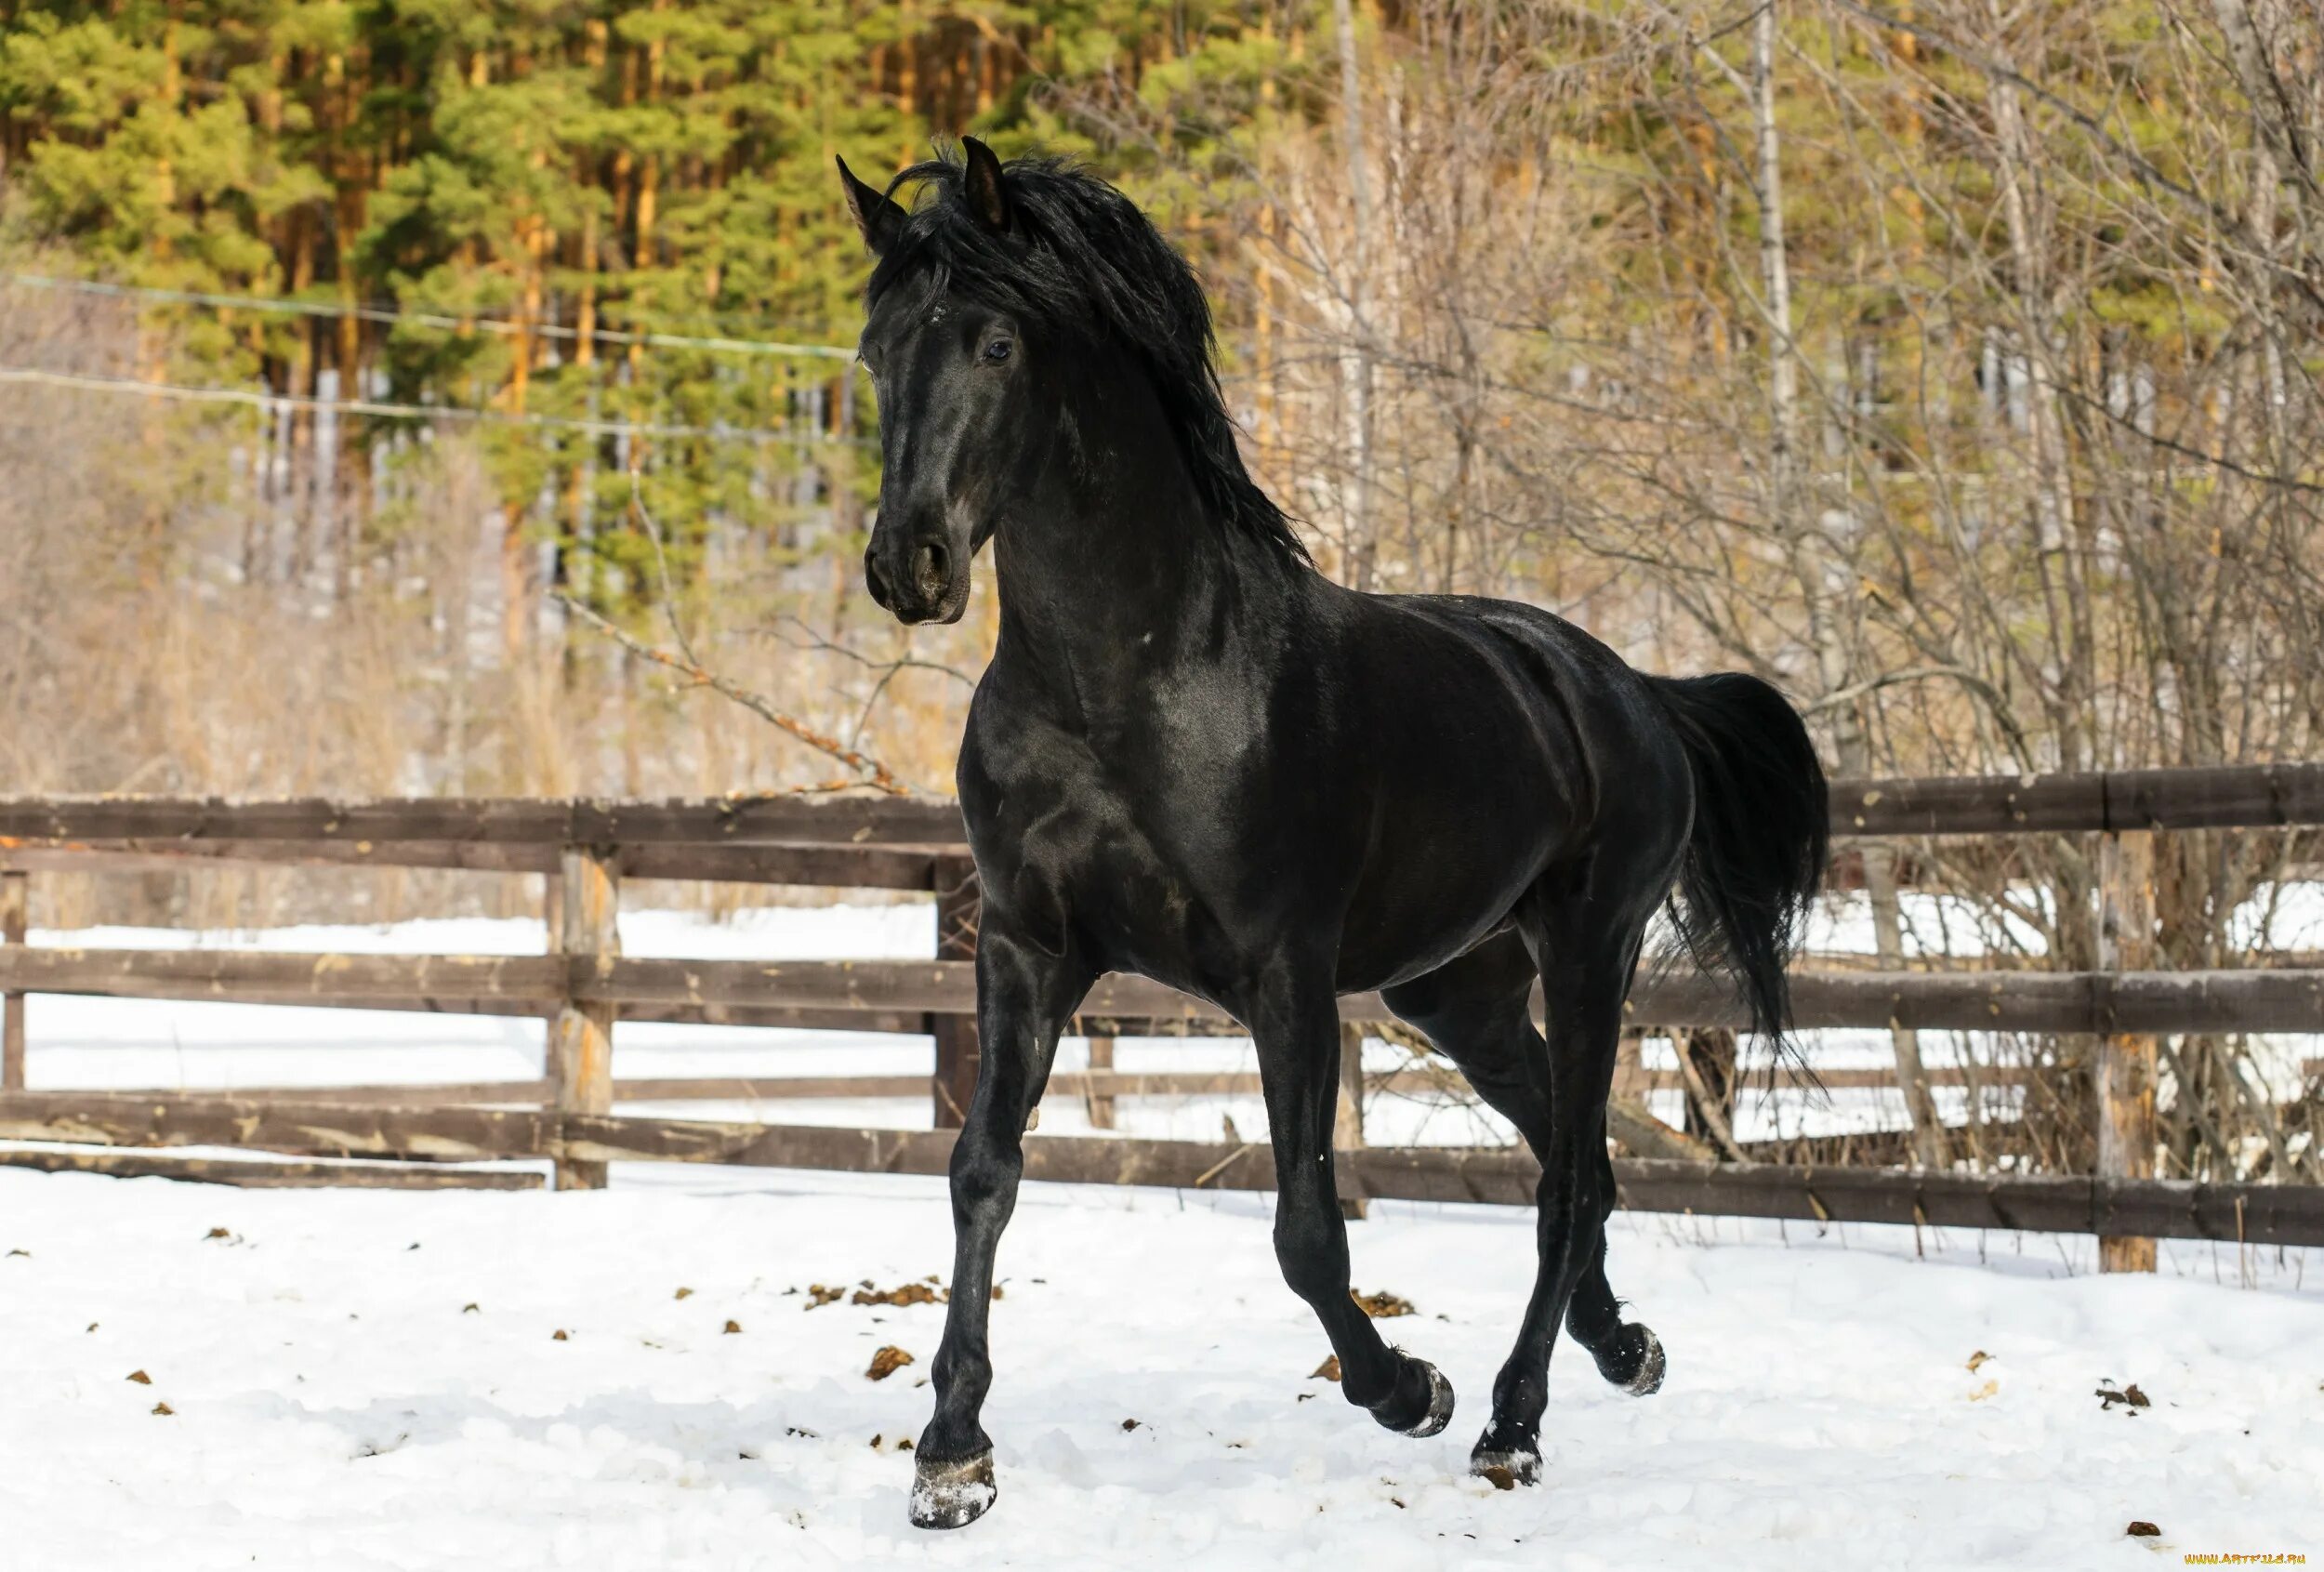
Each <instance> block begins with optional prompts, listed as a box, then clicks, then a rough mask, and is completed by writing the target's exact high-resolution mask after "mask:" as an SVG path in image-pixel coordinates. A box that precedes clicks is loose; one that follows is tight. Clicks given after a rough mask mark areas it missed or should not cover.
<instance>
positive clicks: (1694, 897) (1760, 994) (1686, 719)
mask: <svg viewBox="0 0 2324 1572" xmlns="http://www.w3.org/2000/svg"><path fill="white" fill-rule="evenodd" d="M1648 681H1649V683H1650V685H1651V686H1652V687H1653V689H1654V691H1655V694H1656V695H1657V697H1658V698H1660V699H1661V701H1662V705H1663V708H1664V709H1665V710H1667V711H1668V712H1669V713H1670V719H1671V721H1672V722H1673V723H1674V724H1675V725H1676V726H1677V728H1678V733H1679V735H1680V737H1681V738H1682V739H1684V742H1685V744H1686V757H1687V760H1688V762H1689V763H1690V764H1691V765H1693V767H1694V772H1695V825H1694V829H1693V831H1692V833H1691V834H1690V835H1689V837H1688V839H1687V844H1686V856H1685V860H1684V862H1683V863H1682V864H1681V865H1680V866H1679V889H1680V892H1682V894H1683V895H1684V903H1683V905H1681V906H1680V907H1679V908H1678V909H1677V913H1676V915H1677V923H1678V930H1679V932H1680V935H1681V936H1682V937H1683V938H1684V941H1685V944H1686V947H1687V948H1688V949H1689V950H1690V951H1691V952H1693V954H1694V957H1695V959H1696V961H1697V964H1698V965H1700V966H1702V967H1703V968H1704V969H1705V970H1706V971H1711V970H1719V971H1728V972H1731V973H1732V974H1733V975H1734V977H1735V979H1736V985H1737V988H1738V990H1739V991H1740V993H1741V994H1742V997H1743V1000H1744V1002H1745V1003H1746V1004H1748V1005H1749V1006H1750V1015H1751V1026H1752V1029H1753V1030H1754V1031H1757V1032H1759V1033H1760V1034H1761V1035H1762V1036H1763V1037H1766V1038H1767V1039H1768V1040H1769V1042H1770V1043H1771V1044H1773V1045H1774V1047H1775V1049H1776V1052H1777V1054H1778V1055H1780V1054H1781V1053H1782V1052H1783V1050H1785V1048H1786V1046H1787V1045H1786V1043H1785V1040H1784V1033H1785V1030H1786V1028H1787V1027H1789V1024H1790V1021H1791V991H1790V986H1789V982H1788V981H1787V979H1786V977H1785V974H1784V968H1785V966H1786V964H1787V963H1788V962H1789V959H1790V958H1791V947H1792V944H1793V941H1794V939H1795V938H1796V936H1797V933H1798V930H1799V927H1800V924H1801V921H1802V918H1804V917H1805V916H1806V913H1807V906H1808V903H1809V902H1811V901H1812V900H1814V899H1815V896H1816V887H1817V886H1818V884H1820V883H1821V882H1822V879H1823V877H1824V864H1825V862H1826V860H1827V857H1828V854H1829V843H1830V839H1831V829H1830V820H1829V812H1828V809H1827V807H1826V795H1827V790H1826V786H1825V784H1824V767H1823V766H1822V765H1821V764H1819V763H1818V762H1817V761H1816V746H1815V745H1814V744H1813V743H1811V742H1810V741H1809V740H1808V734H1807V727H1806V726H1805V725H1803V724H1802V722H1801V720H1800V716H1799V712H1798V711H1797V710H1795V709H1793V708H1792V707H1791V706H1790V704H1789V701H1787V700H1786V699H1785V698H1784V696H1783V695H1782V694H1779V693H1777V692H1776V690H1775V689H1774V688H1773V687H1771V686H1769V685H1768V684H1767V683H1765V682H1763V681H1761V680H1759V679H1758V678H1756V677H1748V676H1745V675H1743V674H1742V673H1740V672H1734V671H1728V672H1721V673H1719V674H1718V675H1716V676H1711V677H1685V678H1667V677H1657V678H1650V679H1649V680H1648Z"/></svg>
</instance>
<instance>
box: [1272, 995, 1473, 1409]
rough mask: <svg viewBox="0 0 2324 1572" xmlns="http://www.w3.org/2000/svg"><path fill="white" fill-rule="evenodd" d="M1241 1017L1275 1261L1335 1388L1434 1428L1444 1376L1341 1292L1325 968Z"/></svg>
mask: <svg viewBox="0 0 2324 1572" xmlns="http://www.w3.org/2000/svg"><path fill="white" fill-rule="evenodd" d="M1261 993H1262V997H1260V998H1259V999H1256V1000H1253V1001H1251V1002H1250V1004H1249V1005H1248V1007H1247V1014H1246V1020H1247V1023H1248V1025H1249V1026H1250V1028H1251V1036H1252V1040H1253V1041H1254V1043H1255V1044H1256V1045H1257V1047H1258V1050H1259V1070H1260V1077H1261V1081H1262V1082H1263V1083H1264V1085H1265V1087H1266V1096H1267V1126H1268V1134H1269V1137H1270V1139H1271V1141H1272V1142H1273V1143H1274V1158H1275V1228H1274V1243H1275V1260H1276V1262H1278V1263H1280V1265H1281V1266H1282V1268H1283V1278H1284V1281H1285V1282H1287V1283H1288V1284H1289V1285H1290V1286H1291V1291H1292V1292H1293V1293H1295V1294H1297V1295H1299V1296H1300V1298H1301V1299H1303V1300H1305V1301H1307V1303H1308V1305H1309V1307H1310V1308H1311V1309H1313V1310H1314V1312H1315V1318H1316V1319H1317V1320H1318V1321H1321V1322H1322V1323H1323V1327H1324V1335H1325V1336H1326V1337H1327V1338H1329V1339H1330V1340H1331V1351H1332V1353H1333V1354H1336V1355H1338V1356H1339V1360H1340V1392H1341V1393H1342V1394H1344V1395H1345V1396H1346V1397H1347V1400H1348V1401H1349V1402H1351V1403H1353V1404H1354V1405H1356V1406H1357V1407H1360V1408H1365V1409H1368V1410H1369V1411H1370V1413H1371V1415H1372V1417H1373V1418H1374V1419H1376V1420H1379V1421H1380V1423H1381V1424H1383V1425H1385V1426H1387V1427H1388V1428H1389V1429H1390V1430H1393V1431H1400V1432H1402V1433H1405V1434H1406V1435H1419V1436H1427V1435H1434V1434H1435V1433H1437V1432H1438V1431H1440V1430H1443V1429H1444V1428H1445V1426H1446V1423H1448V1422H1449V1421H1450V1420H1451V1419H1452V1412H1453V1390H1452V1383H1451V1382H1449V1381H1447V1380H1446V1379H1445V1378H1444V1376H1443V1375H1441V1374H1440V1373H1438V1371H1437V1368H1436V1367H1435V1366H1433V1365H1432V1364H1430V1363H1429V1362H1428V1361H1427V1360H1425V1359H1416V1358H1414V1357H1413V1356H1412V1355H1411V1354H1406V1353H1405V1352H1404V1351H1403V1350H1402V1349H1398V1348H1391V1347H1389V1346H1388V1344H1387V1343H1386V1342H1385V1341H1382V1340H1381V1338H1380V1331H1379V1328H1376V1327H1374V1326H1373V1324H1372V1318H1371V1317H1370V1316H1369V1315H1367V1314H1365V1313H1364V1309H1363V1307H1362V1306H1361V1305H1359V1304H1357V1303H1356V1302H1355V1301H1354V1299H1353V1297H1352V1296H1351V1295H1350V1294H1349V1292H1348V1225H1347V1221H1346V1219H1345V1218H1344V1217H1343V1216H1342V1215H1341V1214H1340V1196H1339V1188H1338V1182H1337V1179H1336V1176H1335V1175H1334V1172H1333V1169H1332V1150H1331V1127H1332V1120H1333V1118H1334V1116H1335V1115H1336V1114H1337V1112H1338V1100H1339V1077H1340V1010H1339V1001H1338V999H1337V998H1336V997H1334V993H1333V989H1332V979H1331V973H1330V971H1329V969H1328V968H1317V969H1314V971H1313V974H1300V973H1297V972H1294V973H1292V974H1290V975H1288V976H1286V977H1285V978H1284V980H1283V981H1282V982H1280V983H1275V984H1269V985H1267V986H1265V987H1264V988H1263V989H1262V990H1261Z"/></svg>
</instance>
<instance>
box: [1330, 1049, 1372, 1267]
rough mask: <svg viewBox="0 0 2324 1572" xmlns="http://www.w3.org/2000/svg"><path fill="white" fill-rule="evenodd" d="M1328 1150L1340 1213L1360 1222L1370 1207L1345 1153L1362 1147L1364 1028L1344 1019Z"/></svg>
mask: <svg viewBox="0 0 2324 1572" xmlns="http://www.w3.org/2000/svg"><path fill="white" fill-rule="evenodd" d="M1331 1149H1332V1152H1333V1154H1334V1158H1333V1162H1332V1169H1331V1171H1332V1178H1333V1180H1334V1182H1336V1184H1337V1186H1338V1188H1339V1191H1340V1215H1341V1216H1342V1217H1345V1218H1346V1219H1347V1220H1348V1221H1349V1222H1361V1221H1362V1220H1363V1218H1364V1216H1365V1215H1366V1213H1367V1212H1368V1211H1369V1210H1370V1207H1369V1205H1368V1203H1367V1201H1366V1200H1365V1198H1364V1188H1363V1182H1362V1181H1361V1179H1359V1178H1358V1177H1357V1174H1356V1169H1355V1163H1354V1162H1353V1160H1352V1159H1351V1158H1350V1156H1349V1154H1351V1153H1355V1152H1361V1151H1362V1150H1363V1149H1364V1028H1363V1027H1362V1026H1359V1025H1357V1024H1354V1023H1353V1022H1348V1021H1342V1022H1341V1023H1340V1100H1339V1106H1338V1108H1337V1110H1336V1111H1335V1113H1334V1116H1333V1118H1332V1121H1331Z"/></svg>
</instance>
